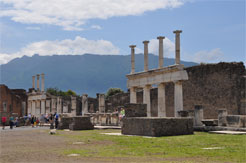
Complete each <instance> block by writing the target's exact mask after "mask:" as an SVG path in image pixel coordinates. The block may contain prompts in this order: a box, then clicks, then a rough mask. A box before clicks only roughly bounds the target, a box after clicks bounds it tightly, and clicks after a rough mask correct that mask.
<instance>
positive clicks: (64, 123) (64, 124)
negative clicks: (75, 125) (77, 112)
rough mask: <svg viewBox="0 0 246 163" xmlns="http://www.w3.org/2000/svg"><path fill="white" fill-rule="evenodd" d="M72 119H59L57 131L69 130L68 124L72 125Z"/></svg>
mask: <svg viewBox="0 0 246 163" xmlns="http://www.w3.org/2000/svg"><path fill="white" fill-rule="evenodd" d="M72 121H73V118H72V117H61V118H60V122H59V124H58V129H60V130H63V129H69V124H70V123H72Z"/></svg>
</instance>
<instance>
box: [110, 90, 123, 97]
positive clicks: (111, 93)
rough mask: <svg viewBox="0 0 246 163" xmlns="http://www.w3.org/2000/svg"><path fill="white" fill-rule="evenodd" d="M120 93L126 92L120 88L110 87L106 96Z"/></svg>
mask: <svg viewBox="0 0 246 163" xmlns="http://www.w3.org/2000/svg"><path fill="white" fill-rule="evenodd" d="M118 93H124V91H123V90H122V89H120V88H109V89H108V91H107V93H106V98H108V97H110V96H113V95H115V94H118Z"/></svg>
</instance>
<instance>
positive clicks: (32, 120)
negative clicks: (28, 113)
mask: <svg viewBox="0 0 246 163" xmlns="http://www.w3.org/2000/svg"><path fill="white" fill-rule="evenodd" d="M31 124H32V127H34V115H33V116H32V118H31Z"/></svg>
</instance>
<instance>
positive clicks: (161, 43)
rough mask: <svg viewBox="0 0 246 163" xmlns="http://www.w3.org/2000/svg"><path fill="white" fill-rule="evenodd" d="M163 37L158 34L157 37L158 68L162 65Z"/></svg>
mask: <svg viewBox="0 0 246 163" xmlns="http://www.w3.org/2000/svg"><path fill="white" fill-rule="evenodd" d="M164 38H165V37H163V36H159V37H157V39H158V40H159V67H158V68H162V67H163V52H164V50H163V39H164Z"/></svg>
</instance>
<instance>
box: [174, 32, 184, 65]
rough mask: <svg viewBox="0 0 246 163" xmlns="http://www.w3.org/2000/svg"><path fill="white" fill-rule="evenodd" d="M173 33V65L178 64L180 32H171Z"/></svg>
mask: <svg viewBox="0 0 246 163" xmlns="http://www.w3.org/2000/svg"><path fill="white" fill-rule="evenodd" d="M173 33H175V64H177V65H178V64H180V33H182V31H181V30H176V31H173Z"/></svg>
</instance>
